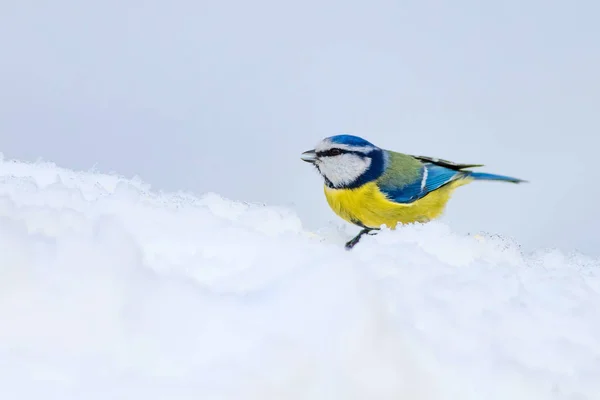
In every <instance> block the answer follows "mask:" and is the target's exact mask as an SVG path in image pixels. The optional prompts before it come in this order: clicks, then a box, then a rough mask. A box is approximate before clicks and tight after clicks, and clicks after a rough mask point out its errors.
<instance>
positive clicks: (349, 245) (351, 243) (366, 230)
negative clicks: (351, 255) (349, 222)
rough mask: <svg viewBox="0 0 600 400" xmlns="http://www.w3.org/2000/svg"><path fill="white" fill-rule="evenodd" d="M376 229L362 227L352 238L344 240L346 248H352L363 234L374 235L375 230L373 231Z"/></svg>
mask: <svg viewBox="0 0 600 400" xmlns="http://www.w3.org/2000/svg"><path fill="white" fill-rule="evenodd" d="M375 230H376V229H372V228H364V229H363V230H362V231H360V232H359V233H358V235H356V236H354V237H353V238H352V239H350V240H349V241H348V242H346V250H350V249H352V248H353V247H354V246H356V244H357V243H358V242H359V241H360V238H361V237H362V236H363V235H365V234H368V235H376V234H377V232H373V231H375Z"/></svg>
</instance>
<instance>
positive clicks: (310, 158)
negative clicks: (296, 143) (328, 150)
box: [300, 150, 317, 164]
mask: <svg viewBox="0 0 600 400" xmlns="http://www.w3.org/2000/svg"><path fill="white" fill-rule="evenodd" d="M300 158H301V159H302V161H306V162H308V163H312V164H314V163H315V162H316V161H317V153H316V152H315V151H314V150H308V151H305V152H304V153H302V155H301V156H300Z"/></svg>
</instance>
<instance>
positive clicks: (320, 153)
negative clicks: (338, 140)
mask: <svg viewBox="0 0 600 400" xmlns="http://www.w3.org/2000/svg"><path fill="white" fill-rule="evenodd" d="M343 153H348V151H346V150H343V149H338V148H333V149H329V150H325V151H318V152H317V156H318V157H332V156H339V155H340V154H343Z"/></svg>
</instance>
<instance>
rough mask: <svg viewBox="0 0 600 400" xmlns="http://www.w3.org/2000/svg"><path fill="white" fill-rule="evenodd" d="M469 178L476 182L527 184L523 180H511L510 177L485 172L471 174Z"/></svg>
mask: <svg viewBox="0 0 600 400" xmlns="http://www.w3.org/2000/svg"><path fill="white" fill-rule="evenodd" d="M469 176H470V177H471V178H473V179H475V180H478V181H503V182H511V183H524V182H527V181H525V180H523V179H519V178H513V177H511V176H504V175H497V174H490V173H487V172H471V173H469Z"/></svg>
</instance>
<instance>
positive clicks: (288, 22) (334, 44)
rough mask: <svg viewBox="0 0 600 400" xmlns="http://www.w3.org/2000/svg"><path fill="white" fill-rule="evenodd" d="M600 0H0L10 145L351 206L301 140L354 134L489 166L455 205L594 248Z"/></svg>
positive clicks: (67, 162) (306, 217)
mask: <svg viewBox="0 0 600 400" xmlns="http://www.w3.org/2000/svg"><path fill="white" fill-rule="evenodd" d="M599 15H600V3H598V2H595V1H591V0H590V1H574V2H566V1H560V2H559V1H541V0H533V1H517V0H509V1H504V2H475V1H467V0H456V1H417V0H409V1H369V2H357V1H329V2H320V1H314V0H310V1H304V2H296V3H290V2H279V1H275V0H269V1H251V2H250V1H211V2H208V1H190V0H185V1H173V2H165V1H160V2H159V1H140V0H130V1H115V0H106V1H102V2H100V1H98V2H84V1H66V0H55V1H52V2H50V1H41V0H38V1H31V0H18V1H17V0H9V1H3V2H2V3H1V4H0V54H1V58H0V59H1V62H0V88H1V91H0V151H1V152H3V153H4V155H5V157H10V158H19V159H23V160H35V159H36V158H43V159H45V160H50V161H54V162H56V163H58V164H59V165H61V166H64V167H69V168H74V169H88V168H90V167H93V166H96V167H97V168H98V169H99V170H101V171H117V172H119V173H121V174H123V175H126V176H132V175H135V174H137V175H139V176H141V177H142V179H144V180H145V181H147V182H148V183H150V184H152V186H153V187H154V188H155V189H164V190H179V189H181V190H186V191H192V192H194V193H196V194H201V193H203V192H206V191H214V192H217V193H219V194H222V195H224V196H227V197H229V198H232V199H235V200H244V201H261V202H266V203H268V204H273V205H286V206H290V207H293V208H294V210H296V212H297V213H298V214H299V215H300V217H301V218H302V220H303V221H304V222H305V223H306V225H307V226H308V227H310V228H317V227H320V226H324V225H326V224H327V223H328V221H329V220H337V218H336V217H335V216H333V214H332V213H331V212H330V210H329V209H328V207H327V205H326V203H325V199H324V197H323V193H322V188H321V181H320V179H319V178H318V176H317V175H316V174H315V172H314V171H312V170H311V168H310V166H308V165H307V164H305V163H303V162H302V161H301V160H300V159H299V154H300V153H301V152H302V151H304V150H307V149H309V148H311V147H312V146H313V145H314V144H315V143H316V142H317V141H318V140H319V139H321V138H322V137H324V136H330V135H334V134H338V133H352V134H356V135H359V136H363V137H365V138H366V139H368V140H370V141H372V142H374V143H375V144H378V145H380V146H382V147H387V148H392V149H394V150H397V151H403V152H409V153H418V154H424V155H430V156H436V157H443V158H447V159H451V160H455V161H457V162H474V163H485V164H487V167H486V170H488V171H490V172H496V173H502V174H511V175H515V176H518V177H521V178H524V179H529V180H531V182H532V183H531V184H529V185H527V186H513V185H506V184H497V183H481V184H477V185H475V184H474V185H471V186H468V187H464V188H461V189H460V191H458V192H457V193H456V195H455V196H454V198H453V200H452V202H451V203H450V205H449V207H448V210H447V213H446V216H445V218H444V220H445V221H447V222H448V223H449V224H450V225H451V226H452V227H453V228H454V229H455V230H457V231H460V232H466V231H478V230H487V231H491V232H498V233H502V234H508V235H512V236H514V237H515V238H516V239H517V240H519V241H521V242H522V243H523V244H525V245H526V246H535V247H538V246H555V245H556V246H559V247H560V248H562V249H567V250H569V249H579V250H581V251H584V252H586V253H589V254H596V255H598V254H600V235H599V234H598V232H597V221H598V220H599V217H600V211H599V210H598V204H599V203H600V190H599V189H598V186H597V184H596V181H597V175H598V174H597V172H596V168H597V167H596V162H597V161H596V158H597V148H598V143H599V139H598V134H599V132H600V117H598V111H597V110H598V107H599V106H600V75H599V73H598V71H600V44H599V43H600V26H599V25H598V16H599Z"/></svg>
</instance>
